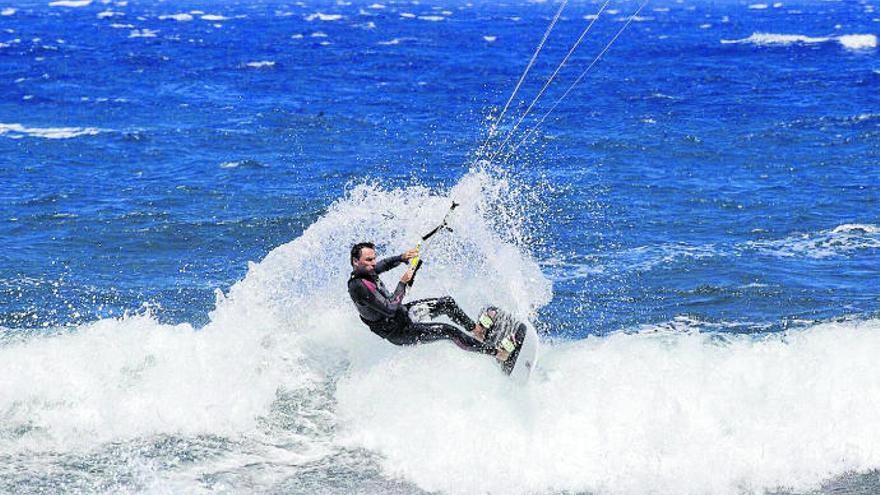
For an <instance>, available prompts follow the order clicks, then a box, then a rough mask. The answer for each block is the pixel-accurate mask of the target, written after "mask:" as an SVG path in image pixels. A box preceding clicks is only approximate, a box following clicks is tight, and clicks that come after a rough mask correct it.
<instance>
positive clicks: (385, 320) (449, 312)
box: [348, 256, 495, 355]
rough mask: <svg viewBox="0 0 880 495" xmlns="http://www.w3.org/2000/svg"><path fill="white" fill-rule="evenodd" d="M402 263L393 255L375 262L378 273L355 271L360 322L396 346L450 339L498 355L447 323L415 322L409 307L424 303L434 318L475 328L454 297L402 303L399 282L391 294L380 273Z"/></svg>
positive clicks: (352, 283) (351, 284) (353, 290)
mask: <svg viewBox="0 0 880 495" xmlns="http://www.w3.org/2000/svg"><path fill="white" fill-rule="evenodd" d="M401 263H403V258H401V257H400V256H394V257H391V258H385V259H383V260H381V261H379V262H378V263H376V270H375V272H369V271H367V270H355V271H353V272H351V278H349V280H348V294H349V295H350V296H351V300H352V301H353V302H354V305H355V307H356V308H357V310H358V313H359V314H360V317H361V321H363V322H364V323H366V324H367V326H368V327H370V330H372V331H373V333H375V334H376V335H378V336H380V337H382V338H383V339H385V340H387V341H389V342H391V343H393V344H396V345H414V344H420V343H425V342H433V341H435V340H442V339H448V340H452V341H453V342H455V343H456V344H457V345H458V346H459V347H461V348H462V349H467V350H469V351H474V352H481V353H484V354H493V355H494V354H495V349H494V348H491V347H488V346H485V345H483V343H482V342H480V341H479V340H477V339H475V338H474V337H472V336H471V335H470V334H468V333H464V332H462V331H461V330H459V329H458V328H456V327H454V326H452V325H448V324H446V323H439V322H431V323H418V322H414V321H412V319H411V318H410V316H409V309H410V308H412V307H414V306H417V305H418V306H423V307H424V308H426V309H427V310H428V315H429V316H430V317H431V318H436V317H438V316H440V315H446V316H448V317H449V318H450V319H451V320H452V321H454V322H455V323H456V324H458V325H461V327H462V328H464V329H468V330H470V329H472V328H473V327H474V322H473V320H471V319H470V318H468V316H467V314H465V312H464V311H462V309H461V308H460V307H458V304H456V302H455V300H453V299H452V298H451V297H439V298H432V299H420V300H418V301H413V302H411V303H408V304H404V303H403V296H404V295H406V284H404V283H403V282H399V283H398V284H397V287H396V288H395V290H394V292H393V293H389V292H388V290H387V289H386V288H385V284H383V283H382V280H381V279H380V278H379V274H380V273H382V272H386V271H388V270H390V269H392V268H394V267H396V266H398V265H400V264H401Z"/></svg>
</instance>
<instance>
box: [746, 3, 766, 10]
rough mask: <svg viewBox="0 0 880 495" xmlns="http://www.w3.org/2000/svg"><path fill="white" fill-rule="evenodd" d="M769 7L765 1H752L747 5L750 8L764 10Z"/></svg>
mask: <svg viewBox="0 0 880 495" xmlns="http://www.w3.org/2000/svg"><path fill="white" fill-rule="evenodd" d="M768 7H769V5H767V4H766V3H753V4H751V5H749V8H750V9H752V10H765V9H767V8H768Z"/></svg>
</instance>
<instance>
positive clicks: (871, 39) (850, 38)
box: [837, 34, 877, 50]
mask: <svg viewBox="0 0 880 495" xmlns="http://www.w3.org/2000/svg"><path fill="white" fill-rule="evenodd" d="M837 40H838V41H839V42H840V44H841V45H843V46H844V47H845V48H848V49H850V50H866V49H870V48H877V36H876V35H873V34H846V35H843V36H839V37H838V38H837Z"/></svg>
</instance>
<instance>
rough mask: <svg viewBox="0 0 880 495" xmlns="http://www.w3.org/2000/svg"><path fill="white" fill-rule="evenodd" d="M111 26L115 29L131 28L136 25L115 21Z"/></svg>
mask: <svg viewBox="0 0 880 495" xmlns="http://www.w3.org/2000/svg"><path fill="white" fill-rule="evenodd" d="M110 27H112V28H113V29H131V28H133V27H134V24H121V23H113V24H110Z"/></svg>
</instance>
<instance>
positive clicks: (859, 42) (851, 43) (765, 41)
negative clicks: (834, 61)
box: [721, 33, 877, 50]
mask: <svg viewBox="0 0 880 495" xmlns="http://www.w3.org/2000/svg"><path fill="white" fill-rule="evenodd" d="M829 41H836V42H838V43H839V44H840V45H841V46H843V47H844V48H846V49H848V50H866V49H872V48H876V47H877V36H876V35H873V34H845V35H841V36H830V37H829V36H818V37H811V36H806V35H802V34H776V33H753V34H752V35H751V36H749V37H748V38H743V39H737V40H721V43H722V44H752V45H756V46H774V45H777V46H786V45H793V44H804V45H810V44H817V43H827V42H829Z"/></svg>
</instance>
